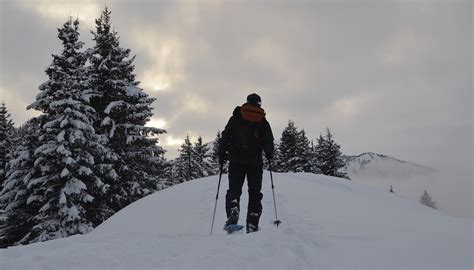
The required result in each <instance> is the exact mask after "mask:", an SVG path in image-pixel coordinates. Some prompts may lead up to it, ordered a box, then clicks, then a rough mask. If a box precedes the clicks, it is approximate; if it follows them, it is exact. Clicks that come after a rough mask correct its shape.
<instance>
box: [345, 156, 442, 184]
mask: <svg viewBox="0 0 474 270" xmlns="http://www.w3.org/2000/svg"><path fill="white" fill-rule="evenodd" d="M344 158H345V161H346V166H345V167H343V168H342V169H341V171H342V172H345V173H347V174H348V175H349V177H350V178H351V179H352V178H361V177H363V178H367V177H369V178H411V177H413V176H416V175H420V174H425V173H429V172H433V171H434V170H433V169H432V168H429V167H426V166H422V165H418V164H415V163H412V162H408V161H403V160H399V159H396V158H393V157H389V156H386V155H381V154H376V153H370V152H368V153H363V154H360V155H357V156H344Z"/></svg>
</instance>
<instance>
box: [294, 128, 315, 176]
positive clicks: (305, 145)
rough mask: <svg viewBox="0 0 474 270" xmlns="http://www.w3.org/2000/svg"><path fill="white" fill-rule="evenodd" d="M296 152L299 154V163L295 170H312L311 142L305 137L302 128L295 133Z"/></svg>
mask: <svg viewBox="0 0 474 270" xmlns="http://www.w3.org/2000/svg"><path fill="white" fill-rule="evenodd" d="M296 138H297V139H296V153H297V156H299V157H300V158H299V164H298V167H297V168H296V170H295V171H296V172H313V171H314V169H313V167H314V165H313V153H312V149H311V144H310V141H309V140H308V138H307V137H306V132H305V131H304V129H302V130H300V131H299V132H298V133H297V137H296Z"/></svg>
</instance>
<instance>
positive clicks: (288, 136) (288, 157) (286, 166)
mask: <svg viewBox="0 0 474 270" xmlns="http://www.w3.org/2000/svg"><path fill="white" fill-rule="evenodd" d="M297 142H298V130H297V128H296V126H295V123H294V122H293V121H291V120H290V121H288V126H287V127H286V128H285V129H284V130H283V132H282V134H281V140H280V144H279V145H278V151H279V163H278V165H277V166H278V170H279V171H281V172H295V171H296V169H297V168H298V165H299V160H300V157H299V156H298V153H297V150H296V147H297Z"/></svg>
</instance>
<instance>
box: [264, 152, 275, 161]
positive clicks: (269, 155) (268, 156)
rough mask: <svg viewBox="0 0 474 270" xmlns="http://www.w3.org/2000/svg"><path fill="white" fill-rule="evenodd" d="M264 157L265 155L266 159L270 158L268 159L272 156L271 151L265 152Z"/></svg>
mask: <svg viewBox="0 0 474 270" xmlns="http://www.w3.org/2000/svg"><path fill="white" fill-rule="evenodd" d="M265 157H266V158H267V159H268V160H270V159H272V158H273V153H271V152H270V153H265Z"/></svg>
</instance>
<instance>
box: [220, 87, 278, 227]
mask: <svg viewBox="0 0 474 270" xmlns="http://www.w3.org/2000/svg"><path fill="white" fill-rule="evenodd" d="M261 105H262V100H261V98H260V96H258V95H257V94H250V95H249V96H248V97H247V102H246V103H245V104H243V105H242V106H237V107H236V108H235V109H234V112H233V115H232V117H231V118H230V119H229V122H228V123H227V125H226V127H225V129H224V131H223V132H222V138H221V140H220V142H219V150H218V155H219V163H220V164H221V166H222V165H223V164H224V162H225V160H226V159H229V189H228V190H227V194H226V202H225V206H226V213H227V221H226V223H225V227H227V226H229V225H233V224H237V222H238V220H239V212H240V195H241V194H242V185H243V184H244V180H245V176H247V184H248V192H249V204H248V209H247V222H246V225H247V226H246V228H247V233H249V232H254V231H257V230H258V222H259V219H260V215H261V214H262V203H261V201H262V197H263V194H262V193H261V192H260V191H261V189H262V174H263V169H262V167H263V158H262V151H263V152H264V153H265V157H266V158H267V159H271V158H272V157H273V150H274V146H273V134H272V129H271V127H270V124H269V123H268V121H267V120H266V119H265V111H264V110H263V109H262V108H261ZM225 227H224V228H225Z"/></svg>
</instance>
